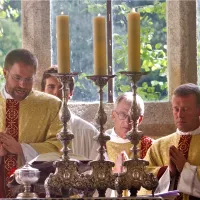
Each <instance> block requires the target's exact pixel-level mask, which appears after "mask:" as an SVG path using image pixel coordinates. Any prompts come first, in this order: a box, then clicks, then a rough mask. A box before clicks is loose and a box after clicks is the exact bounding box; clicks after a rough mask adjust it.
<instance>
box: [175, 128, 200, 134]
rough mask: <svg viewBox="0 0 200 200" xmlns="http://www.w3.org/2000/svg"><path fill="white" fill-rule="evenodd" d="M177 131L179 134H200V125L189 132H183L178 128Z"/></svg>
mask: <svg viewBox="0 0 200 200" xmlns="http://www.w3.org/2000/svg"><path fill="white" fill-rule="evenodd" d="M176 132H177V133H178V134H179V135H197V134H200V127H198V128H197V129H195V130H193V131H189V132H182V131H180V130H179V129H178V128H177V129H176Z"/></svg>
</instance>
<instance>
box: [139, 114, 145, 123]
mask: <svg viewBox="0 0 200 200" xmlns="http://www.w3.org/2000/svg"><path fill="white" fill-rule="evenodd" d="M143 117H144V116H143V115H140V116H139V119H138V124H140V123H141V122H142V120H143Z"/></svg>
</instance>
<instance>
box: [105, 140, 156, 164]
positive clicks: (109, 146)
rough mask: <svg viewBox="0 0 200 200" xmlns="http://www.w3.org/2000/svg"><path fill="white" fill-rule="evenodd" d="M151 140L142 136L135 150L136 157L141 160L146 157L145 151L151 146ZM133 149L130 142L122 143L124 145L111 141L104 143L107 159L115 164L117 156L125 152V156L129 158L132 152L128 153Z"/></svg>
mask: <svg viewBox="0 0 200 200" xmlns="http://www.w3.org/2000/svg"><path fill="white" fill-rule="evenodd" d="M152 142H153V140H152V139H151V138H149V137H147V136H143V137H142V138H141V141H140V142H139V144H138V146H137V148H138V150H139V151H138V157H139V158H141V159H143V158H144V156H145V155H146V152H147V150H148V149H149V147H150V146H151V145H152ZM132 147H133V144H131V142H124V143H118V142H115V141H112V138H111V140H109V141H107V142H106V150H107V154H108V158H109V159H110V160H111V161H112V162H116V158H117V156H118V155H119V154H120V153H121V152H122V151H125V152H126V154H127V156H128V157H129V158H131V156H132V152H131V151H130V150H131V148H132Z"/></svg>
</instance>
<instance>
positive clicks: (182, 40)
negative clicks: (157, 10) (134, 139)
mask: <svg viewBox="0 0 200 200" xmlns="http://www.w3.org/2000/svg"><path fill="white" fill-rule="evenodd" d="M196 3H197V2H196V0H167V47H168V50H167V55H168V87H169V90H168V93H169V101H166V102H147V103H145V115H144V120H143V122H142V124H141V126H140V129H141V130H142V131H143V133H144V134H145V135H149V136H153V137H160V136H163V135H168V134H170V133H172V132H174V131H175V127H174V123H173V116H172V112H171V103H170V100H171V96H172V92H173V90H174V89H175V88H176V87H177V86H178V85H180V84H183V83H187V82H191V83H195V84H197V36H196ZM50 38H51V36H50V0H37V1H35V0H29V1H27V0H22V46H23V48H27V49H29V50H30V51H32V52H33V53H34V54H35V55H36V56H37V58H38V60H39V63H40V66H39V69H38V72H37V76H36V77H37V78H36V84H35V88H38V89H39V88H40V80H41V75H42V73H43V71H44V70H45V69H46V67H47V66H50V64H51V44H50V42H51V40H50ZM70 108H71V110H72V111H73V112H75V113H76V114H77V115H79V116H81V117H82V118H83V119H86V120H88V121H90V122H91V123H94V116H95V113H96V111H97V109H96V108H97V104H95V103H91V104H88V103H82V104H70ZM112 108H113V104H105V111H106V113H107V115H108V121H107V123H106V125H105V129H107V128H111V127H112V119H111V110H112Z"/></svg>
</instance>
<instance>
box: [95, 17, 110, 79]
mask: <svg viewBox="0 0 200 200" xmlns="http://www.w3.org/2000/svg"><path fill="white" fill-rule="evenodd" d="M105 21H106V20H105V17H103V16H98V17H95V18H94V20H93V51H94V75H106V74H107V71H106V22H105Z"/></svg>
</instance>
